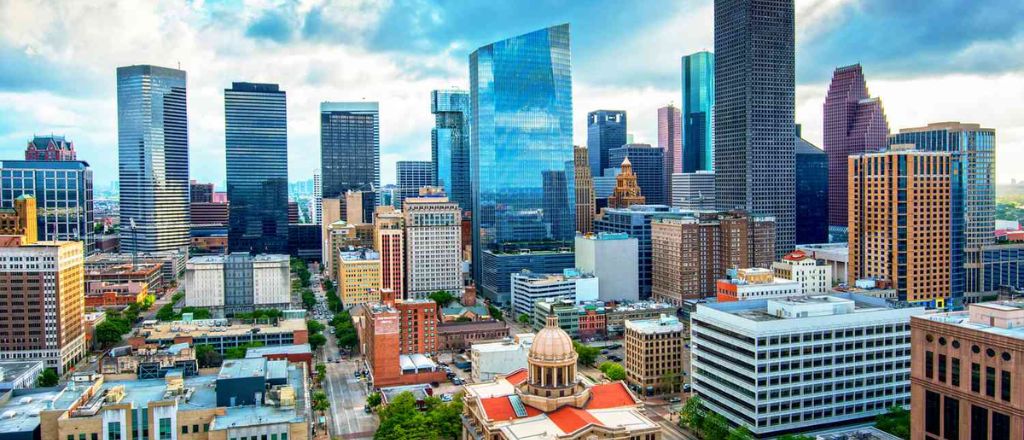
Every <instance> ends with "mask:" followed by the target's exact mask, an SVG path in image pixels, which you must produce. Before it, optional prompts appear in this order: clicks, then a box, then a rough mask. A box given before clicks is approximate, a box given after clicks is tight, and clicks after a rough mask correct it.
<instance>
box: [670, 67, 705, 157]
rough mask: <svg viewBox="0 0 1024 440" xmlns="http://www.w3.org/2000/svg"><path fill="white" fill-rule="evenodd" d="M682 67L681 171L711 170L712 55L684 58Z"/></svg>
mask: <svg viewBox="0 0 1024 440" xmlns="http://www.w3.org/2000/svg"><path fill="white" fill-rule="evenodd" d="M682 64H683V66H682V67H683V69H682V71H683V78H682V82H683V113H682V123H683V157H682V166H683V171H682V172H684V173H693V172H696V171H714V169H715V142H714V131H713V129H714V126H713V125H712V122H713V120H714V118H713V117H712V112H713V111H714V108H715V54H713V53H711V52H707V51H701V52H697V53H694V54H690V55H686V56H684V57H683V61H682ZM673 172H675V173H678V172H679V171H673Z"/></svg>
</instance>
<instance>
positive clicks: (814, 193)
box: [794, 125, 828, 245]
mask: <svg viewBox="0 0 1024 440" xmlns="http://www.w3.org/2000/svg"><path fill="white" fill-rule="evenodd" d="M799 127H800V126H799V125H797V135H796V140H795V145H796V148H795V152H796V212H799V213H800V215H798V216H796V220H795V222H796V223H794V228H795V229H794V231H795V232H794V234H795V235H794V237H795V238H794V240H796V241H795V242H796V244H798V245H800V244H807V243H825V242H828V155H826V154H825V152H824V151H821V150H820V149H819V148H818V147H815V146H814V145H812V144H811V143H810V142H807V141H806V140H804V139H803V138H802V137H800V133H799V131H800V128H799Z"/></svg>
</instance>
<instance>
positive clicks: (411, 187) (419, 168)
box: [392, 160, 435, 209]
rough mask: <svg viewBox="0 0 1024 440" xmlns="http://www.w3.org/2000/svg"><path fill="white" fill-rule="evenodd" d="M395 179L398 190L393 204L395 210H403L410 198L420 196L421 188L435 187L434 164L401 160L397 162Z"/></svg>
mask: <svg viewBox="0 0 1024 440" xmlns="http://www.w3.org/2000/svg"><path fill="white" fill-rule="evenodd" d="M395 177H396V179H397V180H398V188H396V189H395V195H394V198H393V199H392V203H393V204H394V206H395V208H398V209H402V203H403V202H405V199H406V198H408V197H416V196H418V195H419V194H420V188H423V187H425V186H431V187H432V186H434V182H435V180H434V163H433V162H428V161H413V160H400V161H398V162H395Z"/></svg>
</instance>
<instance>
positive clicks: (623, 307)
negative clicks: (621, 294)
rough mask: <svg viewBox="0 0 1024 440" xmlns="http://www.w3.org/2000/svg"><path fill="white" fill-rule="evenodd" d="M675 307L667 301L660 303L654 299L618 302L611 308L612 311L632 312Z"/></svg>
mask: <svg viewBox="0 0 1024 440" xmlns="http://www.w3.org/2000/svg"><path fill="white" fill-rule="evenodd" d="M675 308H676V307H675V306H673V305H671V304H668V303H660V302H656V301H636V302H630V303H619V304H616V305H615V307H613V308H612V309H611V311H612V312H632V311H639V310H657V309H675Z"/></svg>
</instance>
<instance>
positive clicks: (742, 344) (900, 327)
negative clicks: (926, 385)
mask: <svg viewBox="0 0 1024 440" xmlns="http://www.w3.org/2000/svg"><path fill="white" fill-rule="evenodd" d="M923 313H924V308H923V307H907V308H894V307H891V306H889V305H888V303H887V302H886V301H885V300H882V299H878V298H873V297H869V296H863V295H856V294H836V295H821V296H804V297H793V298H786V299H763V300H748V301H736V302H726V303H717V304H712V303H708V304H698V305H697V308H696V312H694V313H693V314H692V315H691V317H690V322H691V330H690V334H691V338H692V339H691V341H690V345H691V348H690V351H691V358H690V362H691V368H692V379H693V391H694V393H695V394H696V395H698V396H700V398H701V400H702V402H703V403H704V405H705V407H707V409H708V410H710V411H714V412H716V413H718V414H721V415H722V416H724V417H725V418H726V419H728V420H729V422H730V423H732V424H736V425H741V426H745V427H747V428H748V429H750V430H751V431H752V432H753V433H754V435H755V436H758V437H769V436H776V435H780V434H783V433H796V432H806V431H812V430H815V429H821V428H824V427H833V426H836V425H843V424H854V423H864V422H872V421H874V420H875V417H876V416H878V415H879V414H884V413H885V412H886V411H888V409H889V408H890V407H893V406H906V405H907V404H908V403H909V402H910V350H911V348H910V347H911V344H910V319H911V316H915V315H921V314H923ZM915 346H917V345H916V344H915ZM822 353H825V355H824V356H823V355H822Z"/></svg>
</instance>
